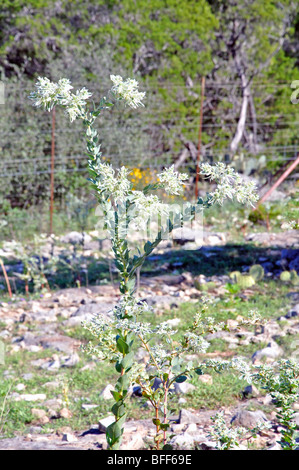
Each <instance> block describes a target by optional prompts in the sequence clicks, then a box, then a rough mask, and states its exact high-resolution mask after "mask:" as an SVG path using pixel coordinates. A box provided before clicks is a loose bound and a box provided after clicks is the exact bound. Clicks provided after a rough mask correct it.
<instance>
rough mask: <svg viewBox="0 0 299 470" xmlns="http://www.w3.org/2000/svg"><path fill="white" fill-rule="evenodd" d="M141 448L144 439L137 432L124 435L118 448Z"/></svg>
mask: <svg viewBox="0 0 299 470" xmlns="http://www.w3.org/2000/svg"><path fill="white" fill-rule="evenodd" d="M142 448H144V441H143V439H142V437H141V435H140V434H139V433H138V432H136V433H133V434H130V435H129V436H128V435H124V437H123V440H122V444H121V446H120V450H140V449H142Z"/></svg>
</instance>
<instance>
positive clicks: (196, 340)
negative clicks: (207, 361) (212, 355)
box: [184, 331, 210, 354]
mask: <svg viewBox="0 0 299 470" xmlns="http://www.w3.org/2000/svg"><path fill="white" fill-rule="evenodd" d="M184 340H185V341H186V342H187V344H188V347H189V349H190V350H192V351H193V352H195V353H202V354H204V353H206V352H207V349H208V347H209V346H210V343H208V342H207V341H206V340H205V339H204V338H202V337H201V336H198V335H197V334H195V333H193V332H191V331H188V332H187V333H185V334H184Z"/></svg>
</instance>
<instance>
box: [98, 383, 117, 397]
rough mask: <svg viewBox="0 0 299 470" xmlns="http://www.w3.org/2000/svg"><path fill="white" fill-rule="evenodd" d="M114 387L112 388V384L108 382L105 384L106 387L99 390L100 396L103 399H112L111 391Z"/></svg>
mask: <svg viewBox="0 0 299 470" xmlns="http://www.w3.org/2000/svg"><path fill="white" fill-rule="evenodd" d="M114 390H115V389H114V386H113V385H112V384H108V385H106V387H105V388H104V389H103V390H102V391H101V393H100V397H101V398H102V399H103V400H112V399H113V396H112V395H111V392H113V391H114Z"/></svg>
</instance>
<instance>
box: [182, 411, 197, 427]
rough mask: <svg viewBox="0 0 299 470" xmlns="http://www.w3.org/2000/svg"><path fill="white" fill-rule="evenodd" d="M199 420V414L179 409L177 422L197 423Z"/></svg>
mask: <svg viewBox="0 0 299 470" xmlns="http://www.w3.org/2000/svg"><path fill="white" fill-rule="evenodd" d="M199 421H200V418H199V416H197V415H195V414H194V413H192V412H191V411H189V410H180V415H179V424H191V423H198V422H199Z"/></svg>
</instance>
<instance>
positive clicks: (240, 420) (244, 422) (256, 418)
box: [231, 410, 268, 428]
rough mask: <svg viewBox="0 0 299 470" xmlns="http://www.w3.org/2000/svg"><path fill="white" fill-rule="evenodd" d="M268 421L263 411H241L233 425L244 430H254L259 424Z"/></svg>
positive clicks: (234, 419) (233, 420) (234, 417)
mask: <svg viewBox="0 0 299 470" xmlns="http://www.w3.org/2000/svg"><path fill="white" fill-rule="evenodd" d="M267 421H268V420H267V417H266V416H265V414H264V413H263V411H261V410H257V411H248V410H240V411H237V413H236V414H235V416H233V418H232V419H231V424H232V425H234V426H242V427H244V428H254V427H255V426H256V425H257V424H258V423H260V422H267Z"/></svg>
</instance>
